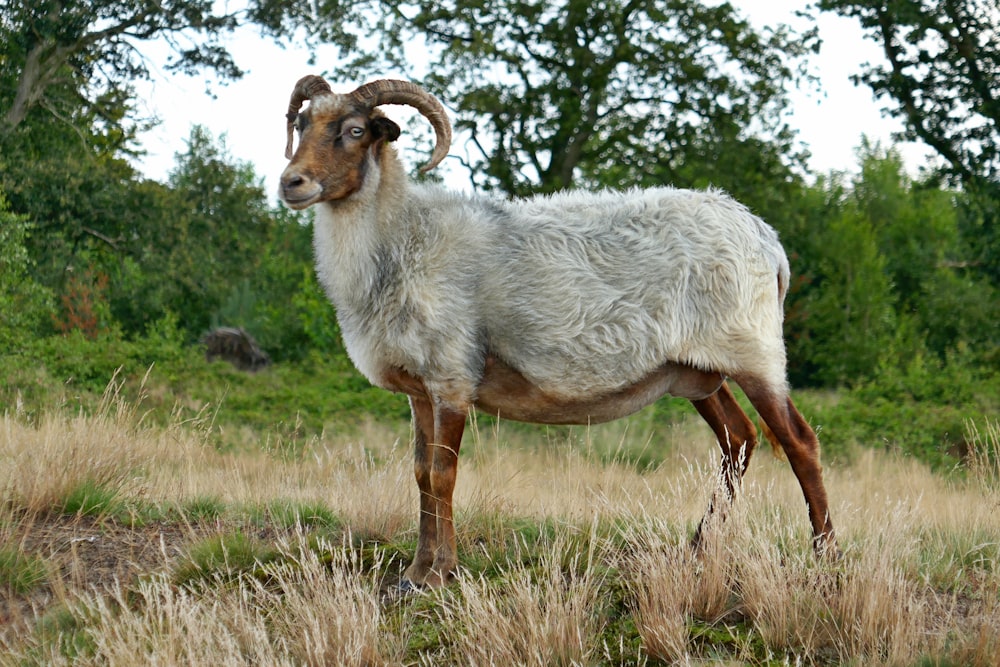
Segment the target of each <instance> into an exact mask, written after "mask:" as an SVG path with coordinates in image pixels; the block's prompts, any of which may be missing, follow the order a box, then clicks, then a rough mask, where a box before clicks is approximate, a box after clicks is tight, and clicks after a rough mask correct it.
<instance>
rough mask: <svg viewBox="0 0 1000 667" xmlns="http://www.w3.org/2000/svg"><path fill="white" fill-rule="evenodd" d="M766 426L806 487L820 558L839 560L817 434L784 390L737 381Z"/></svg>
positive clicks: (803, 487)
mask: <svg viewBox="0 0 1000 667" xmlns="http://www.w3.org/2000/svg"><path fill="white" fill-rule="evenodd" d="M737 382H739V385H740V386H741V387H742V388H743V391H744V392H746V395H747V398H749V399H750V402H751V403H753V406H754V407H755V408H756V409H757V413H758V414H759V415H760V417H761V419H762V420H764V423H765V424H767V426H768V427H769V428H770V429H771V431H772V432H773V434H774V436H775V437H776V438H777V440H778V442H779V443H780V444H781V448H782V449H783V450H784V452H785V456H787V457H788V462H789V463H790V464H791V466H792V471H793V472H794V473H795V476H796V477H797V478H798V480H799V486H801V487H802V495H803V496H804V497H805V500H806V506H807V507H808V508H809V520H810V521H811V522H812V528H813V548H814V549H815V550H816V553H817V554H820V555H828V556H833V557H836V556H837V555H838V554H839V552H838V550H837V540H836V538H835V536H834V532H833V522H832V521H831V520H830V506H829V502H828V501H827V497H826V487H825V486H824V485H823V468H822V466H821V465H820V462H819V440H818V439H817V438H816V433H815V432H814V431H813V430H812V428H811V427H810V426H809V423H808V422H806V420H805V418H804V417H803V416H802V414H801V413H799V411H798V409H796V407H795V404H793V403H792V399H791V398H789V397H788V395H787V393H786V392H785V391H784V389H783V388H782V389H781V390H777V391H776V390H775V389H773V388H771V387H768V386H766V385H763V384H761V383H760V382H758V381H755V380H754V379H748V380H747V379H745V380H743V381H741V380H739V379H737Z"/></svg>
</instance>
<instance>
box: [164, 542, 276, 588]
mask: <svg viewBox="0 0 1000 667" xmlns="http://www.w3.org/2000/svg"><path fill="white" fill-rule="evenodd" d="M277 555H278V554H277V552H276V550H275V549H274V548H273V547H270V546H267V545H265V544H262V543H260V542H258V541H257V540H254V539H253V538H251V537H249V536H247V535H246V534H245V533H243V532H241V531H236V532H232V533H226V534H222V535H216V536H213V537H209V538H206V539H203V540H201V541H200V542H197V543H195V544H193V545H192V546H191V547H190V548H189V549H188V552H187V554H186V555H185V556H184V558H182V559H181V561H180V563H179V564H178V565H177V566H176V567H175V568H174V572H173V581H174V583H176V584H178V585H188V584H197V583H208V582H212V581H226V580H232V579H235V578H238V577H239V576H240V575H241V574H245V573H253V572H254V571H256V570H257V569H258V568H260V566H262V565H264V564H266V563H269V562H271V561H273V560H274V559H275V558H276V557H277Z"/></svg>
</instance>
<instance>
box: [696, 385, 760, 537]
mask: <svg viewBox="0 0 1000 667" xmlns="http://www.w3.org/2000/svg"><path fill="white" fill-rule="evenodd" d="M691 403H692V404H693V405H694V407H695V409H697V410H698V414H700V415H701V416H702V418H703V419H704V420H705V421H706V422H708V425H709V426H711V427H712V431H714V432H715V437H716V438H717V439H718V441H719V447H720V448H721V449H722V468H721V469H720V471H719V475H720V477H721V479H722V482H723V484H724V486H725V493H726V497H725V498H724V499H722V500H723V501H725V502H729V501H731V500H732V498H733V494H734V493H735V492H736V488H737V487H738V486H739V484H740V481H741V480H742V479H743V474H744V473H745V472H746V470H747V466H748V465H749V463H750V457H751V456H752V455H753V452H754V449H755V448H756V447H757V429H756V428H754V425H753V422H752V421H750V418H749V417H747V415H746V413H745V412H743V408H741V407H740V404H739V403H737V401H736V397H735V396H734V395H733V391H732V389H730V388H729V384H728V383H725V382H724V383H723V384H722V386H721V387H719V390H718V391H717V392H715V393H714V394H712V395H711V396H709V397H708V398H705V399H702V400H700V401H692V402H691ZM719 491H720V489H719V488H718V487H717V488H716V491H715V493H713V494H712V500H711V502H710V503H709V505H708V511H707V512H705V516H704V517H703V518H702V520H701V523H699V524H698V529H697V530H696V531H695V534H694V538H693V540H692V544H693V545H694V546H695V548H698V547H699V546H700V545H701V539H702V531H703V530H704V528H705V524H706V522H707V521H708V518H709V517H710V516H712V515H713V514H714V513H715V511H716V509H717V508H718V507H719V505H720V498H719Z"/></svg>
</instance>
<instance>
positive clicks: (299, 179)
mask: <svg viewBox="0 0 1000 667" xmlns="http://www.w3.org/2000/svg"><path fill="white" fill-rule="evenodd" d="M305 182H306V179H305V176H303V175H302V174H300V173H296V172H292V173H290V174H284V175H282V177H281V187H283V188H285V189H286V190H289V189H292V188H297V187H299V186H301V185H302V184H303V183H305Z"/></svg>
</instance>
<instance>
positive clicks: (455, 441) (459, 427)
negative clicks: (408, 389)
mask: <svg viewBox="0 0 1000 667" xmlns="http://www.w3.org/2000/svg"><path fill="white" fill-rule="evenodd" d="M465 417H466V412H465V411H464V410H455V409H454V408H451V407H448V406H444V405H440V404H438V405H435V406H434V444H432V445H431V447H432V448H433V456H434V461H433V463H432V465H431V480H430V481H431V493H433V494H434V498H435V499H436V500H437V550H436V551H435V554H434V563H433V565H432V566H431V570H430V572H429V573H428V574H427V577H426V578H425V579H424V584H425V585H427V586H430V587H432V588H433V587H437V586H441V585H444V584H446V583H448V581H449V580H450V579H451V577H452V576H453V575H454V574H455V570H456V568H457V567H458V553H457V549H456V546H455V524H454V521H453V519H452V495H453V494H454V491H455V478H456V476H457V474H458V450H459V448H460V447H461V446H462V432H463V431H464V430H465Z"/></svg>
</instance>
